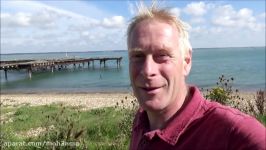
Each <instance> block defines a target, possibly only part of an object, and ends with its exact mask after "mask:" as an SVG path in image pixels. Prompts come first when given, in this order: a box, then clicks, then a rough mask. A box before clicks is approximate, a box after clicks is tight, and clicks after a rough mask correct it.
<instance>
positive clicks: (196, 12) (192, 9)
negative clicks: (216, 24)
mask: <svg viewBox="0 0 266 150" xmlns="http://www.w3.org/2000/svg"><path fill="white" fill-rule="evenodd" d="M184 12H185V13H186V14H189V15H193V16H202V15H204V14H205V13H206V12H207V5H206V4H205V3H204V2H192V3H190V4H188V5H187V6H186V7H185V8H184Z"/></svg>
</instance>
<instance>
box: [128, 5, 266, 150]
mask: <svg viewBox="0 0 266 150" xmlns="http://www.w3.org/2000/svg"><path fill="white" fill-rule="evenodd" d="M127 43H128V53H129V72H130V79H131V84H132V88H133V91H134V95H135V96H136V97H137V99H138V102H139V104H140V109H139V110H138V112H137V114H136V117H135V119H134V124H133V128H132V139H131V143H130V149H131V150H141V149H143V150H144V149H145V150H146V149H151V150H157V149H158V150H172V149H175V150H179V149H180V150H204V149H208V150H227V149H228V150H237V149H247V150H260V149H265V127H264V126H263V125H262V124H260V123H259V122H258V121H257V120H256V119H254V118H252V117H250V116H248V115H245V114H243V113H241V112H239V111H238V110H235V109H232V108H229V107H226V106H222V105H220V104H218V103H215V102H210V101H207V100H205V99H204V98H203V97H202V95H201V94H200V91H199V90H198V88H196V87H195V86H188V85H187V84H186V82H185V78H186V76H187V75H188V74H189V72H190V69H191V65H192V48H191V46H190V43H189V40H188V33H187V30H186V26H185V24H184V23H183V22H182V21H181V20H179V19H178V18H176V17H175V16H174V15H172V14H171V13H169V12H168V11H167V10H164V9H161V10H160V9H157V8H155V7H152V8H147V7H145V6H144V7H141V8H140V10H139V14H138V15H137V16H136V17H135V18H133V20H132V22H131V24H130V25H129V27H128V39H127Z"/></svg>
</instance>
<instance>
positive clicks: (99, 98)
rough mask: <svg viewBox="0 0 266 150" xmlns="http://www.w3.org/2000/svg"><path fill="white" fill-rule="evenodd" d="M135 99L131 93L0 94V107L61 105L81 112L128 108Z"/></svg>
mask: <svg viewBox="0 0 266 150" xmlns="http://www.w3.org/2000/svg"><path fill="white" fill-rule="evenodd" d="M134 99H135V97H134V96H133V95H132V94H131V93H49V94H48V93H31V94H27V93H16V94H10V93H9V94H1V96H0V100H1V101H0V102H1V107H20V106H23V105H28V106H40V105H50V104H63V105H65V106H74V107H79V108H81V109H82V110H88V109H95V108H102V107H114V106H116V105H117V103H118V104H121V101H123V102H124V103H123V106H124V105H125V106H130V104H131V101H133V100H134Z"/></svg>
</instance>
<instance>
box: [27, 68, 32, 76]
mask: <svg viewBox="0 0 266 150" xmlns="http://www.w3.org/2000/svg"><path fill="white" fill-rule="evenodd" d="M28 74H29V78H30V79H31V77H32V69H31V67H29V68H28Z"/></svg>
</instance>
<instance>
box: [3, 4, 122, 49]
mask: <svg viewBox="0 0 266 150" xmlns="http://www.w3.org/2000/svg"><path fill="white" fill-rule="evenodd" d="M23 2H24V1H12V2H10V3H9V2H8V4H6V6H8V7H10V8H13V9H14V8H16V11H14V12H13V11H11V12H5V13H2V12H1V37H2V38H1V46H2V49H1V50H2V52H3V53H12V52H45V51H62V50H63V51H87V50H104V49H103V48H110V49H112V48H114V47H117V45H119V44H120V45H121V43H119V42H116V43H118V44H117V45H116V43H113V44H111V42H112V41H115V40H114V38H110V39H109V40H108V39H107V37H111V36H112V37H116V38H115V39H116V40H119V39H120V42H122V41H123V40H124V38H125V37H124V35H125V34H124V32H121V28H123V27H124V25H125V19H124V17H123V16H115V15H113V16H112V15H111V14H106V15H105V16H106V17H105V18H103V19H101V18H97V19H94V18H91V17H87V16H83V15H80V14H76V13H74V12H71V11H67V10H63V9H59V8H56V7H51V6H49V5H46V4H43V3H40V2H35V1H25V5H23V4H24V3H23ZM25 7H26V8H25ZM27 7H30V8H29V9H27ZM32 7H33V8H32ZM5 8H7V7H5ZM97 12H99V9H97ZM91 13H93V12H91ZM101 15H103V13H102V14H101ZM44 29H46V30H44ZM47 29H49V30H47ZM108 41H109V43H108ZM103 43H108V46H107V47H106V46H103ZM122 43H123V42H122Z"/></svg>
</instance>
